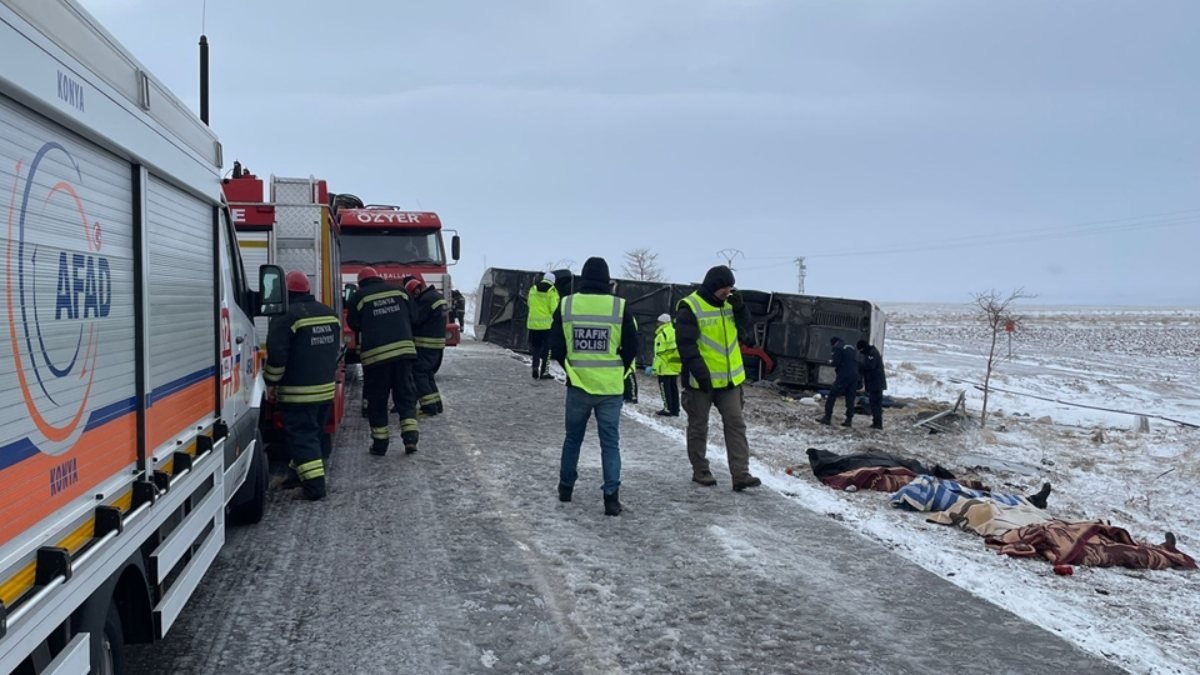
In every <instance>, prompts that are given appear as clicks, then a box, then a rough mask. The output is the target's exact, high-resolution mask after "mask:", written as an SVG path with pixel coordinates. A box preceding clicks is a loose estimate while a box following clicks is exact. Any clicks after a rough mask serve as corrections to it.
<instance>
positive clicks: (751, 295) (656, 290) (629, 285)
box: [475, 268, 886, 389]
mask: <svg viewBox="0 0 1200 675" xmlns="http://www.w3.org/2000/svg"><path fill="white" fill-rule="evenodd" d="M542 274H543V273H542V272H537V271H532V270H512V269H500V268H489V269H488V270H487V271H485V272H484V273H483V278H482V279H481V281H480V284H479V291H478V296H477V297H478V301H477V302H476V305H475V307H476V316H475V336H476V338H478V339H480V340H484V341H486V342H491V343H493V344H496V345H499V346H501V347H505V348H508V349H512V350H515V351H521V352H527V351H528V350H529V337H528V331H526V329H525V318H526V316H527V315H528V305H527V303H526V298H527V296H528V293H529V288H530V287H531V286H533V284H534V283H536V282H537V280H538V279H540V278H541V276H542ZM554 275H555V285H556V286H557V287H558V291H559V293H560V294H561V295H564V296H565V295H568V294H570V293H572V292H573V291H574V277H573V276H572V274H571V272H570V271H569V270H554ZM613 287H614V292H615V293H616V294H617V295H619V296H621V297H622V298H625V302H626V307H628V309H629V311H631V312H632V313H633V316H634V318H635V319H637V324H638V333H639V337H640V338H641V340H640V343H639V354H638V363H639V365H643V366H645V365H649V364H650V363H651V362H652V361H653V359H654V329H655V325H656V323H657V319H658V317H659V316H660V315H661V314H670V315H672V316H674V314H675V306H676V305H677V304H678V303H679V301H680V300H681V299H683V298H684V297H686V296H687V295H689V294H690V293H692V292H693V291H695V290H696V288H697V287H698V284H670V283H664V282H657V281H635V280H632V279H614V280H613ZM739 292H740V293H742V295H743V297H744V298H745V300H746V305H747V307H749V309H750V316H751V334H750V335H749V336H747V337H748V338H749V340H748V342H744V343H743V344H742V354H743V356H744V358H745V360H746V372H747V375H748V376H749V377H750V379H752V380H768V381H772V382H777V383H779V384H782V385H787V386H792V387H802V388H813V389H815V388H823V387H827V386H829V385H830V384H832V383H833V378H834V373H833V368H832V366H830V365H829V361H830V358H831V356H832V353H831V347H830V344H829V341H830V338H833V337H839V338H842V339H843V340H845V341H846V342H848V343H850V344H854V343H855V342H857V341H858V340H866V341H867V342H870V343H871V344H873V345H875V346H876V347H877V348H878V349H879V351H880V352H881V353H882V352H883V350H884V349H883V341H884V331H885V328H886V317H885V315H884V313H883V311H882V310H881V309H880V308H879V306H878V305H876V304H874V303H872V302H869V301H867V300H851V299H848V298H827V297H821V296H815V295H797V294H794V293H772V292H768V291H755V290H740V291H739Z"/></svg>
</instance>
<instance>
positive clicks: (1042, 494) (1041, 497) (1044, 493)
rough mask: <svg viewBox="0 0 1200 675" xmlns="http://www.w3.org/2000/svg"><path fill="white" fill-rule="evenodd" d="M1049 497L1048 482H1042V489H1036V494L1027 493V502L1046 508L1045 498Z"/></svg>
mask: <svg viewBox="0 0 1200 675" xmlns="http://www.w3.org/2000/svg"><path fill="white" fill-rule="evenodd" d="M1048 497H1050V484H1049V483H1043V484H1042V489H1041V490H1038V492H1037V494H1033V495H1029V503H1030V504H1033V505H1034V506H1036V507H1038V508H1039V509H1044V508H1046V500H1047V498H1048Z"/></svg>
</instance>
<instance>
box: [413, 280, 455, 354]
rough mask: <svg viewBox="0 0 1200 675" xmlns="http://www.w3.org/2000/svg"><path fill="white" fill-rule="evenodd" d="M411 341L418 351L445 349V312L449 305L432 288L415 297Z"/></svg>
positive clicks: (427, 288)
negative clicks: (414, 314)
mask: <svg viewBox="0 0 1200 675" xmlns="http://www.w3.org/2000/svg"><path fill="white" fill-rule="evenodd" d="M416 305H417V318H416V320H415V321H414V322H413V341H414V342H415V343H416V345H417V348H418V349H445V348H446V310H447V309H448V306H449V303H447V302H446V299H445V298H443V297H442V294H441V293H438V292H437V291H436V290H434V289H433V288H432V287H426V288H425V290H424V292H422V293H421V294H420V295H418V296H417V301H416Z"/></svg>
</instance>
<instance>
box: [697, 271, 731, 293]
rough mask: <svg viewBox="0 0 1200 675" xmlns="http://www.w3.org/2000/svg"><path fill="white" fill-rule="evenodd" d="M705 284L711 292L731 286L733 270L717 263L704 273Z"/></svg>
mask: <svg viewBox="0 0 1200 675" xmlns="http://www.w3.org/2000/svg"><path fill="white" fill-rule="evenodd" d="M703 285H704V288H705V289H706V290H708V291H709V292H712V291H715V290H717V289H719V288H729V287H730V286H732V285H733V270H731V269H729V268H728V267H726V266H725V265H717V266H716V267H714V268H712V269H710V270H709V271H708V273H707V274H705V275H704V284H703Z"/></svg>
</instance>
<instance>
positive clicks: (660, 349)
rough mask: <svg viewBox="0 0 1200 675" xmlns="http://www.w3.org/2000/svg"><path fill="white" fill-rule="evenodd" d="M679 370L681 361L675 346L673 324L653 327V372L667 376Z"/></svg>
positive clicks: (679, 371)
mask: <svg viewBox="0 0 1200 675" xmlns="http://www.w3.org/2000/svg"><path fill="white" fill-rule="evenodd" d="M681 372H683V361H682V360H681V359H680V358H679V348H678V347H676V346H675V324H673V323H664V324H661V325H660V326H659V327H658V328H656V329H654V374H655V375H661V376H663V377H669V376H671V375H678V374H679V373H681Z"/></svg>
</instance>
